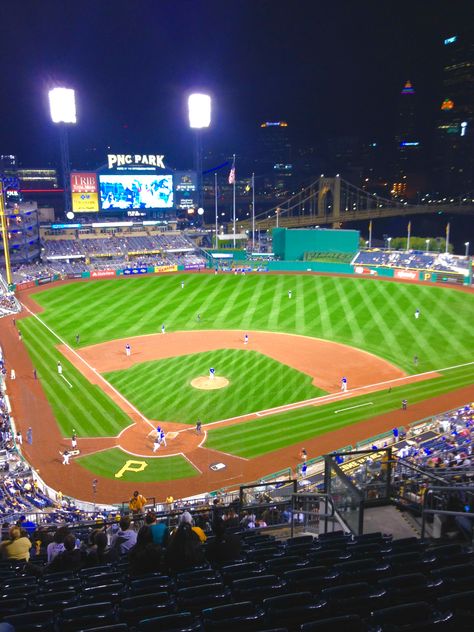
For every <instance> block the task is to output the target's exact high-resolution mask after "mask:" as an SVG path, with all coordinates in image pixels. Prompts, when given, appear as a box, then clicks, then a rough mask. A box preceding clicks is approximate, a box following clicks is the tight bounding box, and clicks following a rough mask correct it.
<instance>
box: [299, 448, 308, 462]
mask: <svg viewBox="0 0 474 632" xmlns="http://www.w3.org/2000/svg"><path fill="white" fill-rule="evenodd" d="M300 459H301V460H302V461H303V463H306V461H307V459H308V453H307V452H306V448H301V451H300Z"/></svg>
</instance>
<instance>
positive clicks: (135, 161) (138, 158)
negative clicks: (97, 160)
mask: <svg viewBox="0 0 474 632" xmlns="http://www.w3.org/2000/svg"><path fill="white" fill-rule="evenodd" d="M164 158H165V157H164V155H163V154H107V165H108V167H109V169H115V168H117V167H125V166H126V165H148V166H149V167H161V169H164V168H165V164H164V162H163V161H164Z"/></svg>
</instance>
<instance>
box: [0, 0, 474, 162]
mask: <svg viewBox="0 0 474 632" xmlns="http://www.w3.org/2000/svg"><path fill="white" fill-rule="evenodd" d="M473 10H474V3H473V2H472V0H466V1H464V0H443V1H438V0H411V1H409V2H408V1H405V0H399V1H393V0H378V1H372V0H369V1H362V2H355V1H354V0H348V1H343V0H335V1H334V2H333V3H328V2H322V1H320V0H293V1H292V2H290V1H289V0H288V1H282V0H233V1H230V2H223V1H221V2H217V1H215V0H169V1H163V0H133V1H132V0H128V1H125V0H94V1H91V0H80V1H79V2H77V1H75V2H72V1H70V0H62V1H56V0H45V1H39V0H16V1H15V2H9V1H8V0H3V1H2V3H1V7H0V19H1V24H2V33H1V37H0V55H1V59H2V98H1V99H0V113H1V127H0V129H1V133H0V151H1V153H15V154H17V155H18V157H19V159H20V161H21V163H23V165H25V166H41V165H44V164H45V162H49V161H55V160H57V155H58V149H57V143H56V141H57V137H56V136H55V132H54V129H53V127H54V126H53V124H52V123H50V120H49V109H48V102H47V91H48V89H49V88H50V87H53V86H54V85H57V84H58V83H61V82H63V83H64V84H67V85H68V86H69V87H74V88H75V89H76V90H77V99H78V119H79V122H78V125H77V126H76V128H75V129H74V130H73V132H72V133H71V137H70V145H71V156H72V167H73V168H80V167H82V166H84V162H85V161H86V160H87V161H88V162H91V163H92V162H94V160H95V162H96V164H99V163H100V162H101V161H103V159H104V158H105V154H106V153H107V146H110V148H111V150H112V151H116V152H123V151H131V152H139V153H142V152H143V153H145V152H156V153H164V154H166V156H167V158H168V163H169V164H171V165H173V166H176V167H178V168H181V167H190V166H191V165H192V142H193V141H192V137H191V134H190V132H189V130H188V128H187V125H188V122H187V112H186V93H187V92H188V91H189V90H190V89H193V88H202V89H205V90H209V91H210V93H211V94H212V96H213V99H214V112H213V124H212V129H211V130H209V131H208V132H207V134H206V142H207V143H208V147H212V148H214V149H215V150H216V151H221V152H224V153H227V154H232V153H233V152H234V151H237V152H238V151H242V150H243V148H244V147H245V146H247V145H248V146H250V145H251V142H252V140H253V135H254V134H255V132H256V129H257V125H258V123H259V122H260V121H261V120H265V119H266V120H271V119H275V118H276V119H278V118H281V119H286V120H288V122H289V124H290V126H291V130H292V132H293V134H294V136H295V137H296V138H297V139H301V142H303V141H304V142H305V143H307V144H313V143H314V144H318V143H319V142H323V141H324V139H325V136H326V135H328V134H329V135H346V134H347V135H359V136H361V137H363V138H366V137H379V136H380V135H384V134H385V135H388V136H390V135H393V130H394V122H395V118H396V105H397V97H398V93H399V91H400V89H401V86H402V83H403V82H404V81H405V79H407V78H410V79H411V80H412V81H413V82H414V84H415V88H416V90H417V94H418V97H419V101H420V106H421V110H422V111H423V112H426V116H425V115H423V117H422V118H423V120H424V121H425V126H428V127H429V125H431V121H432V120H433V121H434V112H435V105H436V104H437V103H438V90H439V87H440V84H439V81H440V70H441V56H440V52H441V40H442V38H443V37H445V36H447V35H449V34H453V33H454V32H456V30H457V29H458V28H459V27H460V26H461V25H462V24H463V23H466V22H468V21H472V20H473V19H474V12H473ZM94 147H95V148H96V151H95V152H91V151H90V150H91V149H92V148H94Z"/></svg>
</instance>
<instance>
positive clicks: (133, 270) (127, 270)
mask: <svg viewBox="0 0 474 632" xmlns="http://www.w3.org/2000/svg"><path fill="white" fill-rule="evenodd" d="M120 272H122V274H123V275H125V276H132V275H135V274H146V273H147V272H148V268H147V267H146V266H143V267H141V268H124V269H123V270H120V271H119V273H120Z"/></svg>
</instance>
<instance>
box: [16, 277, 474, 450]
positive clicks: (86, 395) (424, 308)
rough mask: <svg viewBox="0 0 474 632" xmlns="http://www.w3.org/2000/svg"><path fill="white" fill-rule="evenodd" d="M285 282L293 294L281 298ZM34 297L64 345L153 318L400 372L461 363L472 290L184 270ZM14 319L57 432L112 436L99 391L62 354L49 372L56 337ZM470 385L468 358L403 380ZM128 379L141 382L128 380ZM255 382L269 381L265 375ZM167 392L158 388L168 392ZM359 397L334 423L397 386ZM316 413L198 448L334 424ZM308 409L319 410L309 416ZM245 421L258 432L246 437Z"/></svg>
mask: <svg viewBox="0 0 474 632" xmlns="http://www.w3.org/2000/svg"><path fill="white" fill-rule="evenodd" d="M181 279H184V281H185V287H184V289H181ZM289 289H291V290H292V292H293V298H292V299H291V300H289V299H288V294H287V293H288V290H289ZM34 298H35V300H37V301H38V303H39V304H41V305H42V306H43V307H44V308H45V311H44V313H42V314H41V316H40V317H41V318H42V319H44V321H45V323H46V324H47V325H48V326H49V327H51V329H52V330H53V331H54V332H55V333H57V334H58V335H59V336H60V337H61V338H62V339H64V340H65V341H66V342H67V343H68V344H69V345H70V346H72V347H75V346H76V344H75V336H76V334H78V333H79V334H80V346H82V345H90V344H94V343H99V342H103V341H106V340H110V339H113V338H130V337H132V336H135V335H141V334H147V333H153V332H157V331H159V330H160V328H161V325H162V323H164V324H165V325H166V327H167V331H177V330H197V329H214V328H215V329H240V330H251V329H254V330H265V331H283V332H288V333H298V334H304V335H308V336H315V337H320V338H324V339H327V340H333V341H336V342H341V343H344V344H348V345H352V346H354V347H358V348H361V349H364V350H366V351H369V352H372V353H374V354H375V355H378V356H381V357H383V358H386V359H387V360H389V361H390V362H392V363H393V364H396V365H398V366H400V367H401V368H403V369H405V370H406V371H407V372H409V373H415V372H424V371H428V370H433V369H440V368H443V367H447V366H453V365H458V364H462V363H465V362H470V361H472V349H474V327H472V320H473V315H474V295H473V294H467V293H464V292H459V291H457V290H455V289H452V288H446V287H431V286H424V285H411V284H403V283H396V282H381V281H377V280H372V279H358V278H351V277H349V278H344V277H320V276H310V275H302V276H299V275H265V274H261V275H258V274H255V275H246V276H234V275H203V274H193V275H172V276H161V277H151V276H150V277H134V278H127V279H121V280H110V281H90V282H84V283H74V284H69V285H64V286H57V287H52V288H49V289H47V290H44V291H43V292H40V293H38V294H35V297H34ZM416 309H420V311H421V316H420V318H419V320H415V318H414V312H415V310H416ZM198 313H199V314H200V315H201V319H200V321H198V320H197V314H198ZM20 327H21V330H22V332H23V334H24V340H25V343H26V345H27V347H28V350H29V352H30V354H31V357H32V360H33V363H34V365H35V366H36V368H37V369H38V371H39V375H40V378H41V380H42V382H43V384H44V386H45V390H46V393H47V396H48V399H49V401H50V402H51V404H52V407H53V410H54V413H55V415H56V416H57V418H58V423H59V425H60V428H61V430H62V432H63V434H64V436H68V435H70V433H71V429H72V427H74V428H76V430H77V431H78V433H79V434H80V435H82V436H101V435H114V436H115V435H116V434H117V433H118V432H119V431H120V430H121V429H122V428H123V427H125V426H126V425H128V424H129V423H130V422H131V421H130V419H129V418H128V417H126V415H124V413H122V412H121V411H120V409H118V408H117V407H116V406H115V404H113V402H111V401H110V400H109V399H108V398H107V397H106V396H105V395H104V394H103V393H102V391H101V390H100V388H98V387H94V386H92V385H91V384H90V383H89V382H87V381H86V380H85V379H84V378H83V377H82V376H81V375H80V373H79V371H77V370H76V369H75V368H74V367H72V366H71V365H70V364H69V363H68V362H67V361H65V360H64V361H63V366H64V375H65V377H66V378H67V379H68V380H69V381H70V382H71V384H72V385H73V388H72V389H70V388H69V386H68V385H67V384H66V383H65V382H64V380H62V379H61V380H60V379H59V377H58V375H57V371H56V363H57V360H58V359H59V358H60V354H59V352H58V351H57V350H56V349H55V345H56V344H58V343H59V341H58V340H57V339H55V337H54V335H52V334H51V333H49V332H48V331H47V330H46V329H45V328H44V326H43V325H41V323H39V322H38V321H37V320H34V319H33V318H28V319H26V320H23V321H22V322H21V324H20ZM414 355H417V356H418V357H419V365H418V367H414V365H413V356H414ZM207 369H208V367H207ZM133 371H135V368H134V369H130V371H129V372H127V373H128V375H129V376H131V377H132V378H133V379H135V374H134V373H133ZM137 371H140V369H139V367H137ZM143 378H144V384H145V385H148V387H149V388H151V386H150V382H149V381H148V377H147V376H146V375H145V374H143ZM120 379H123V378H122V377H121V378H120ZM125 382H126V380H125ZM472 382H473V371H472V367H468V370H467V371H462V370H461V371H453V372H452V373H450V377H449V380H448V379H447V378H445V377H443V378H440V379H436V380H430V382H429V383H426V384H425V387H423V388H422V389H421V390H420V391H419V392H418V391H416V388H419V387H418V386H417V385H413V386H411V387H406V388H407V389H408V388H414V389H415V390H414V391H413V393H415V394H414V395H413V397H420V398H421V399H423V398H428V397H431V396H434V395H437V394H438V393H440V392H446V390H452V389H455V388H457V387H460V386H462V385H465V384H467V383H472ZM171 384H172V382H171ZM171 384H170V389H171V388H172V387H171ZM136 387H137V389H139V390H140V388H141V387H140V385H139V384H137V385H136ZM224 390H226V389H224ZM262 390H263V387H262ZM265 390H269V391H276V390H277V389H276V388H275V386H274V384H269V385H268V387H265ZM403 390H404V391H405V387H404V389H403ZM396 392H398V390H397V391H395V390H394V394H395V393H396ZM400 392H401V390H400ZM407 393H410V395H409V396H408V399H409V401H410V400H411V401H414V400H413V397H412V395H411V393H412V391H407ZM416 393H418V394H416ZM173 395H174V394H173V392H170V394H169V397H173ZM259 395H260V394H259V393H258V396H259ZM146 396H147V393H146V388H143V391H142V392H141V393H140V392H139V391H138V392H137V394H136V397H137V398H140V399H144V398H145V397H146ZM174 396H176V395H174ZM179 396H181V392H180V393H179ZM272 396H273V395H272ZM394 396H395V395H394ZM252 397H254V395H252ZM255 397H256V396H255ZM371 397H372V401H374V402H375V401H377V402H378V403H377V408H374V407H370V410H369V408H368V407H367V408H362V409H361V410H360V411H359V412H358V413H356V411H352V412H350V413H349V414H348V416H347V418H346V419H345V418H344V417H339V416H338V421H337V423H338V424H340V425H344V424H347V423H351V422H354V421H359V420H360V419H362V418H365V417H368V416H371V415H372V414H380V413H383V412H385V411H388V410H392V409H393V408H396V407H397V406H398V405H399V400H400V399H401V396H398V395H397V398H398V399H397V401H395V400H392V399H385V398H383V397H382V396H381V395H372V396H371ZM374 398H375V399H374ZM379 398H380V399H379ZM157 399H158V398H157ZM351 401H353V400H351ZM248 402H249V409H250V410H257V409H258V408H259V406H258V405H257V406H255V405H254V404H253V402H252V401H251V400H250V398H248ZM284 403H288V402H284ZM150 405H151V404H150ZM264 407H265V406H264ZM157 409H159V402H158V401H157ZM323 410H324V409H320V408H309V409H307V410H306V409H300V410H298V411H293V412H292V413H291V415H277V416H275V417H272V418H271V421H270V418H263V419H262V425H261V427H260V428H258V424H254V422H251V423H250V424H249V425H248V426H247V425H245V432H243V428H244V426H242V425H239V426H237V427H236V428H235V429H233V430H232V432H231V433H230V434H229V435H227V436H226V435H225V433H226V432H230V430H231V429H230V428H229V429H222V432H224V434H222V435H221V434H220V433H221V430H219V431H217V430H216V431H215V432H214V431H213V432H212V435H211V437H210V438H209V445H212V446H213V447H215V446H216V445H220V446H221V447H222V446H225V451H234V452H235V453H236V454H243V452H245V454H246V455H256V454H263V453H264V452H270V451H272V450H274V449H276V447H280V446H281V444H282V442H284V444H285V445H288V443H289V442H290V441H293V440H294V441H295V442H296V441H300V440H301V439H302V438H308V437H310V436H314V435H316V434H318V432H327V431H328V430H330V429H331V428H333V427H338V426H334V425H333V421H334V420H333V418H332V416H331V415H332V414H333V413H328V412H327V409H326V412H323ZM320 415H329V417H330V419H326V421H325V423H324V424H323V425H321V418H320ZM224 416H225V417H227V416H229V415H228V414H225V415H224ZM193 417H194V416H193ZM202 417H203V421H207V420H210V419H211V418H214V417H213V416H211V415H209V414H203V415H202ZM158 418H159V419H162V418H161V417H160V416H158ZM259 421H260V420H259ZM265 428H266V429H267V430H266V431H265V430H264V429H265ZM269 428H271V433H270V435H268V429H269ZM289 428H290V429H291V432H290V431H289V430H288V429H289ZM253 430H258V431H256V432H255V434H254V435H253V434H252V431H253ZM221 437H224V439H222V440H221ZM239 437H240V444H239ZM228 440H232V445H230V446H229V444H228V443H227V441H228ZM213 442H216V443H215V444H214V443H213Z"/></svg>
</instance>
